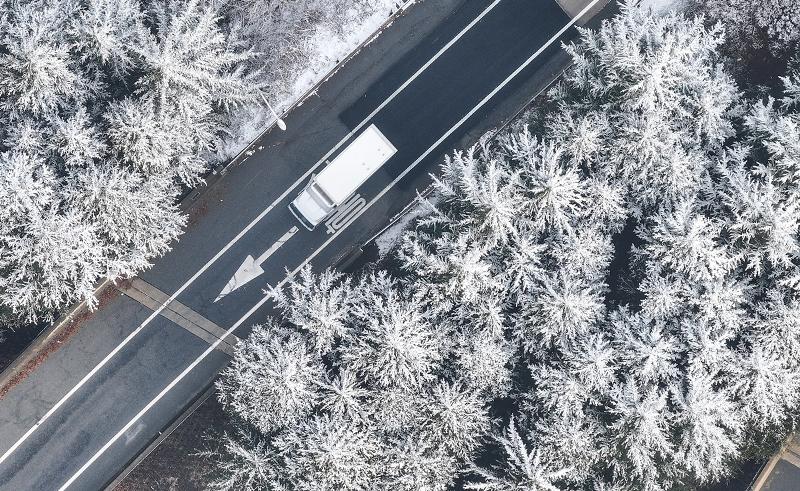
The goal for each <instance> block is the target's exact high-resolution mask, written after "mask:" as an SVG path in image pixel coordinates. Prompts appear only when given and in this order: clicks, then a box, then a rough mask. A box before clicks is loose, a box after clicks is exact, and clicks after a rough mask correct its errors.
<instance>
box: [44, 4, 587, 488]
mask: <svg viewBox="0 0 800 491" xmlns="http://www.w3.org/2000/svg"><path fill="white" fill-rule="evenodd" d="M599 1H601V0H592V2H591V3H589V4H588V5H587V6H586V7H585V8H584V9H583V10H581V12H580V13H579V14H578V15H577V16H575V17H573V18H572V20H570V21H569V22H568V23H567V24H566V25H565V26H564V27H562V28H561V29H560V30H559V31H558V32H557V33H556V34H554V35H553V37H551V38H550V39H549V40H548V41H547V42H546V43H545V44H544V45H543V46H542V47H541V48H539V49H538V50H536V52H535V53H534V54H533V55H531V56H530V58H528V59H527V60H525V62H524V63H523V64H522V65H520V66H519V68H517V69H516V70H514V72H513V73H512V74H511V75H509V76H508V77H507V78H506V79H505V80H503V82H502V83H501V84H500V85H498V86H497V87H496V88H495V89H494V90H493V91H492V92H490V93H489V95H487V96H486V97H484V98H483V99H482V100H481V101H480V102H479V103H478V105H477V106H475V107H474V108H472V110H470V112H468V113H467V114H466V116H464V117H463V118H461V119H460V120H459V121H458V122H457V123H456V124H455V125H454V126H453V127H451V128H450V129H449V130H448V131H447V132H446V133H445V134H444V135H442V137H441V138H439V139H438V140H437V141H436V143H434V144H433V145H431V146H430V147H429V148H428V150H426V151H425V153H423V154H422V155H421V156H420V157H419V158H418V159H417V160H415V161H414V162H413V163H412V164H411V165H410V166H408V167H407V168H406V170H405V171H403V173H402V174H400V175H399V176H397V178H395V180H393V181H392V182H391V183H390V184H389V185H388V186H386V187H385V188H384V189H383V190H382V191H381V192H380V193H379V194H378V195H377V196H376V197H375V198H373V199H372V200H370V202H369V203H367V206H365V207H364V208H363V209H362V210H361V211H360V212H359V213H358V215H357V216H360V215H361V214H363V213H364V212H365V211H366V210H367V209H369V207H370V206H372V205H373V204H374V203H375V202H376V201H377V200H378V199H380V198H381V197H382V196H383V195H384V194H386V192H387V191H389V189H391V188H392V187H394V186H395V185H396V184H397V183H398V182H399V181H400V180H401V179H402V178H403V177H405V176H406V175H407V174H408V173H409V172H411V170H412V169H413V168H414V167H416V166H417V165H418V164H419V163H420V162H421V161H422V160H423V159H425V157H427V156H428V155H430V153H431V152H433V151H434V150H435V149H436V147H438V146H439V145H440V144H441V143H442V142H443V141H444V140H445V139H446V138H447V137H448V136H450V135H451V134H453V132H454V131H456V130H457V129H458V128H459V127H460V126H461V125H463V124H464V122H465V121H466V120H467V119H469V118H470V117H471V116H472V115H473V114H475V113H476V112H477V111H478V110H480V108H481V107H483V106H484V105H485V104H486V103H487V102H488V101H489V100H490V99H491V98H492V97H494V96H495V95H497V93H498V92H500V91H501V90H502V89H503V88H504V87H505V86H506V85H508V83H509V82H510V81H511V80H512V79H514V77H516V76H517V75H519V73H520V72H521V71H522V70H524V69H525V68H526V67H527V66H528V65H530V64H531V62H533V60H535V59H536V58H537V57H539V55H541V54H542V52H544V50H545V49H547V48H549V47H550V46H551V45H552V44H553V43H554V42H556V41H557V40H558V39H559V38H560V37H561V36H562V35H563V34H564V33H565V32H566V31H567V30H568V29H569V28H571V27H572V26H573V25H575V23H576V22H577V21H578V20H580V19H581V17H583V16H584V15H586V13H587V12H588V11H589V10H590V9H591V8H592V7H594V6H595V5H596V4H597V2H599ZM350 223H353V222H350ZM348 225H349V224H348ZM346 228H347V227H344V228H341V229H339V230H338V231H337V232H336V233H335V234H333V235H332V236H331V237H330V238H329V239H328V240H326V241H325V242H324V243H323V244H322V245H321V246H320V247H319V248H317V250H315V251H314V252H313V253H312V254H311V255H310V256H308V257H307V258H306V259H305V260H304V261H303V262H302V263H301V264H300V265H299V266H298V267H296V268H295V269H294V270H292V272H291V273H289V274H288V275H287V276H286V278H284V279H283V280H282V281H281V282H280V283H278V285H277V286H276V287H275V288H281V287H283V286H284V285H285V284H286V283H287V282H288V281H289V280H290V279H291V278H292V277H293V276H294V275H295V274H297V272H298V271H300V270H301V269H302V268H303V267H304V266H305V265H306V264H308V263H309V262H310V261H311V260H312V259H314V258H315V257H316V256H317V255H318V254H319V253H320V252H322V250H323V249H325V248H326V247H327V246H328V245H329V244H330V243H331V242H332V241H333V240H334V239H335V238H336V237H337V236H338V235H339V234H340V233H342V232H343V231H344V230H345V229H346ZM271 298H272V295H266V296H265V297H264V298H262V299H261V300H259V301H258V303H256V304H255V305H253V307H252V308H250V310H248V311H247V313H246V314H244V316H242V317H241V318H240V319H239V320H238V321H236V323H235V324H234V325H233V326H231V327H230V329H228V331H227V333H226V336H227V335H228V334H232V333H233V332H234V331H235V330H236V329H237V328H238V327H239V326H241V325H242V324H243V323H244V322H245V321H246V320H247V319H248V318H250V316H251V315H253V314H254V313H255V312H256V311H257V310H258V309H260V308H261V307H262V306H263V305H264V304H265V303H266V302H267V301H268V300H270V299H271ZM221 342H222V339H218V340H217V341H215V342H214V344H212V345H211V346H209V347H208V348H207V349H206V350H205V351H204V352H203V353H202V354H201V355H200V356H198V357H197V358H196V359H195V360H194V361H193V362H192V363H191V364H190V365H189V366H188V367H186V368H185V369H184V370H183V371H182V372H181V373H180V374H179V375H178V376H177V377H175V379H174V380H172V382H170V383H169V384H168V385H167V386H166V387H164V389H163V390H162V391H161V392H159V393H158V395H156V397H154V398H153V399H152V400H151V401H150V402H148V403H147V405H146V406H145V407H143V408H142V409H141V411H139V412H138V413H137V414H136V416H134V417H133V419H131V420H130V421H128V423H127V424H125V426H123V427H122V429H121V430H119V431H118V432H117V434H116V435H114V436H113V437H112V438H111V439H110V440H109V441H108V442H106V444H105V445H103V446H102V447H101V448H100V450H98V451H97V453H95V454H94V455H93V456H92V457H91V458H90V459H89V460H88V461H87V462H86V463H85V464H83V466H82V467H81V468H80V469H78V471H77V472H76V473H75V474H74V475H73V476H72V477H70V478H69V480H67V482H65V483H64V484H63V485H62V486H61V487H60V488H59V491H63V490H65V489H67V488H68V487H69V486H70V485H71V484H72V483H73V482H75V480H76V479H78V478H79V477H80V476H81V474H83V473H84V472H85V471H86V469H88V468H89V466H91V465H92V463H94V461H96V460H97V459H98V458H100V456H102V455H103V453H105V451H106V450H108V448H109V447H111V445H113V444H114V442H116V441H117V440H118V439H119V438H120V437H122V436H123V435H124V434H125V432H126V431H128V429H129V428H130V427H131V426H133V425H135V424H136V423H137V422H138V421H139V419H141V418H142V416H144V414H145V413H147V411H149V410H150V408H152V407H153V406H155V405H156V404H157V403H158V401H160V400H161V399H162V398H163V397H164V396H165V395H166V394H167V393H168V392H169V391H170V390H172V388H173V387H175V386H176V385H177V384H178V383H179V382H180V381H181V380H183V378H184V377H186V375H188V374H189V372H191V371H192V370H194V367H196V366H197V365H199V364H200V363H201V362H202V361H203V360H204V359H205V358H206V357H208V355H209V354H211V352H213V351H214V349H215V347H216V345H217V344H219V343H221Z"/></svg>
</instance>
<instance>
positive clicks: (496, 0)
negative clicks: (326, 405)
mask: <svg viewBox="0 0 800 491" xmlns="http://www.w3.org/2000/svg"><path fill="white" fill-rule="evenodd" d="M500 1H501V0H494V1H493V2H492V3H491V4H490V5H489V6H488V7H486V8H485V9H484V10H483V11H482V12H481V13H480V14H479V15H478V16H477V17H476V18H475V19H473V20H472V22H470V23H469V24H468V25H467V26H466V27H464V28H463V29H462V30H461V31H460V32H459V33H458V34H457V35H456V36H455V37H454V38H453V39H451V40H450V41H449V42H448V43H447V44H446V45H444V46H443V47H442V48H441V49H440V50H439V51H437V52H436V54H435V55H434V56H433V57H432V58H431V59H430V60H428V61H427V62H426V63H425V64H424V65H423V66H422V67H421V68H420V69H419V70H417V71H416V72H414V74H413V75H412V76H411V78H409V79H408V80H406V81H405V82H404V83H403V85H401V86H400V87H399V88H398V89H397V90H395V91H394V92H393V93H392V94H391V95H390V96H389V97H388V98H387V99H386V100H385V101H383V102H382V103H381V104H380V105H379V106H378V107H377V108H376V109H375V110H374V111H372V112H371V113H370V114H369V116H367V117H366V118H365V119H364V120H363V121H362V122H361V123H359V124H358V126H356V127H355V128H353V130H352V131H350V132H349V133H348V134H347V135H345V137H344V138H342V139H341V140H340V141H339V143H337V144H336V145H335V146H334V147H333V148H331V149H330V150H329V151H328V153H326V154H325V155H324V156H323V157H322V158H321V159H319V161H318V162H317V163H316V164H314V166H313V167H311V168H310V169H309V170H308V171H307V172H306V173H305V174H303V175H302V176H301V177H300V178H299V179H297V180H296V181H295V182H294V184H292V185H291V186H290V187H289V188H288V189H287V190H286V191H284V192H283V193H282V194H281V195H280V196H279V197H278V198H277V199H276V200H275V201H273V202H272V204H271V205H269V206H268V207H267V208H266V209H265V210H264V211H262V212H261V213H260V214H259V215H258V216H257V217H256V218H255V219H254V220H253V221H252V222H250V223H249V224H248V225H247V226H246V227H245V228H244V229H242V231H241V232H239V233H238V234H236V236H235V237H234V238H233V239H232V240H231V241H230V242H228V243H227V244H226V245H225V247H223V248H222V249H220V251H219V252H217V253H216V254H215V255H214V257H212V258H211V259H210V260H209V261H208V262H207V263H206V264H204V265H203V267H202V268H200V269H199V270H198V271H197V272H196V273H195V274H194V275H192V277H191V278H189V280H188V281H187V282H186V283H184V284H183V285H182V286H181V287H180V288H178V290H177V291H176V292H175V293H173V294H172V296H170V298H169V302H171V301H173V300H175V299H176V298H177V297H178V295H180V294H181V293H183V291H184V290H186V288H188V287H189V285H191V284H192V283H194V281H195V280H196V279H197V278H198V277H200V275H202V274H203V273H204V272H205V271H206V270H207V269H208V268H209V267H211V265H212V264H214V263H215V262H217V260H218V259H219V258H220V257H222V255H223V254H225V253H226V252H227V251H228V250H229V249H230V248H231V247H233V245H234V244H236V243H237V242H238V241H239V240H240V239H241V238H242V237H243V236H244V235H245V234H246V233H247V232H249V231H250V229H252V228H253V227H254V226H255V225H256V224H257V223H258V222H260V221H261V219H263V218H264V217H265V216H266V215H267V214H268V213H269V212H270V211H272V209H273V208H275V206H277V205H278V203H280V202H281V201H283V200H284V198H286V196H287V195H288V194H289V193H291V192H292V191H293V190H294V189H295V188H296V187H297V186H298V185H300V184H301V183H302V182H304V181H305V180H306V179H307V178H308V176H309V175H311V173H312V172H314V171H315V170H316V169H317V168H318V167H319V166H320V165H321V164H322V163H323V162H325V160H326V159H327V158H328V157H330V155H331V154H332V153H333V152H335V151H336V150H338V149H339V147H341V146H342V145H343V144H344V143H345V142H346V141H347V140H349V139H350V138H351V137H352V136H353V135H354V134H355V133H356V132H357V131H358V130H360V129H361V128H362V127H363V126H364V125H365V124H367V122H369V120H370V119H372V118H373V117H374V116H375V114H377V113H378V111H380V110H381V109H383V108H384V107H386V105H387V104H389V102H391V101H392V100H393V99H394V98H395V97H396V96H397V95H398V94H399V93H400V92H402V91H403V90H404V89H405V88H406V87H408V85H409V84H411V83H412V82H413V81H414V80H416V79H417V78H418V77H419V76H420V74H422V72H424V71H425V70H426V69H427V68H428V67H429V66H431V64H433V63H434V62H435V61H436V60H438V59H439V58H440V57H441V56H442V55H443V54H444V53H445V52H446V51H447V50H449V49H450V48H451V47H452V46H453V45H454V44H455V43H456V42H457V41H458V40H459V39H461V38H462V37H463V36H464V34H466V33H467V32H468V31H469V30H470V29H472V27H474V26H475V24H477V23H478V22H479V21H480V20H481V19H483V18H484V17H485V16H486V15H487V14H488V13H489V12H490V11H491V10H492V9H494V8H495V6H497V4H498V3H500ZM169 302H166V303H164V305H162V306H161V307H159V308H158V310H156V311H154V312H153V313H152V314H150V316H148V317H147V318H146V319H145V320H144V321H143V322H142V323H141V324H140V325H139V326H138V327H137V328H136V329H134V330H133V331H132V332H131V333H130V334H128V336H126V337H125V339H123V340H122V342H120V343H119V344H118V345H117V346H116V347H115V348H114V349H113V350H111V352H110V353H109V354H108V355H106V356H105V357H104V358H103V359H102V360H100V362H99V363H98V364H97V365H96V366H95V367H94V368H92V369H91V370H90V371H89V373H87V374H86V375H85V376H84V377H83V378H82V379H81V380H80V382H78V383H77V384H76V385H75V387H73V388H72V389H70V390H69V392H67V393H66V395H64V396H63V397H62V398H61V399H59V401H58V402H56V404H55V405H54V406H53V407H51V408H50V410H49V411H47V412H46V413H45V414H44V416H42V417H41V418H40V419H39V421H37V422H36V424H34V425H33V426H32V427H31V428H30V429H29V430H28V431H26V432H25V434H24V435H22V436H21V437H20V438H19V440H17V441H16V442H15V443H14V444H13V445H12V446H11V447H10V448H9V449H8V450H6V451H5V453H3V455H2V456H0V464H2V463H3V462H5V461H6V459H8V457H9V456H11V454H13V453H14V451H15V450H16V449H17V448H19V446H20V445H22V444H23V443H24V442H25V441H26V440H27V439H28V438H29V437H30V436H31V435H32V434H33V433H34V432H35V431H36V430H37V429H38V428H39V427H40V426H41V425H42V424H43V423H44V422H45V421H47V420H48V419H50V417H51V416H52V415H53V414H54V413H55V412H56V411H58V409H59V408H61V406H63V405H64V404H65V403H66V402H67V401H68V400H69V399H70V398H71V397H72V396H73V395H74V394H75V393H76V392H78V390H80V388H81V387H83V386H84V385H86V383H87V382H88V381H89V380H90V379H91V378H92V377H94V375H95V374H96V373H97V372H98V371H100V369H102V368H103V367H104V366H105V365H106V364H108V362H109V361H110V360H111V359H112V358H113V357H114V356H116V354H117V353H119V352H120V350H122V348H124V347H125V346H126V345H127V344H128V343H129V342H130V341H131V340H132V339H133V338H134V337H136V335H137V334H139V333H140V332H141V331H142V329H144V328H145V326H147V325H148V324H150V322H151V321H152V320H153V319H155V318H156V317H157V316H158V315H159V314H160V313H161V311H162V310H163V309H164V308H165V307H166V305H167V304H168V303H169Z"/></svg>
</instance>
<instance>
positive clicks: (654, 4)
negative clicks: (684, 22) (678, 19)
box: [639, 0, 686, 14]
mask: <svg viewBox="0 0 800 491" xmlns="http://www.w3.org/2000/svg"><path fill="white" fill-rule="evenodd" d="M685 3H686V2H685V1H684V0H641V2H639V6H640V7H642V8H644V9H652V10H653V12H655V13H658V14H663V13H666V12H669V11H670V10H682V9H683V8H684V7H685V6H686V5H685Z"/></svg>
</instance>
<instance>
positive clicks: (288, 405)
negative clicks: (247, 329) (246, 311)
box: [217, 326, 323, 435]
mask: <svg viewBox="0 0 800 491" xmlns="http://www.w3.org/2000/svg"><path fill="white" fill-rule="evenodd" d="M322 374H323V366H322V361H321V360H320V359H319V357H318V356H317V355H316V354H315V353H314V352H313V350H312V347H311V345H310V343H309V342H308V340H307V339H306V338H305V336H303V335H301V334H299V333H296V332H293V331H290V330H287V329H284V328H281V327H275V326H267V327H263V326H256V327H255V328H254V329H253V333H252V334H251V335H250V336H249V337H248V338H247V341H245V342H244V344H243V345H242V346H241V347H239V348H238V349H237V356H236V357H235V358H234V360H233V362H232V363H231V367H230V368H228V369H227V370H226V371H225V376H224V377H223V378H222V379H220V381H219V382H218V385H217V388H218V390H219V394H220V395H221V399H220V400H221V402H222V404H223V405H224V406H226V407H229V408H230V409H231V411H232V412H234V413H235V414H236V415H237V416H238V417H241V418H242V419H244V420H245V421H247V422H249V423H251V424H252V425H254V426H255V427H256V428H258V429H259V430H260V431H261V432H262V433H264V434H265V435H268V434H270V433H272V432H273V431H274V430H276V429H278V428H281V427H283V426H286V425H291V424H292V423H298V422H300V421H303V420H304V419H305V418H307V417H308V416H310V415H311V413H312V410H313V408H314V405H315V404H316V403H317V401H318V400H319V397H320V394H319V387H318V385H317V384H318V382H319V380H321V378H322Z"/></svg>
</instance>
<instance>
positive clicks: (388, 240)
mask: <svg viewBox="0 0 800 491" xmlns="http://www.w3.org/2000/svg"><path fill="white" fill-rule="evenodd" d="M435 203H436V199H435V198H424V201H419V200H417V203H416V205H414V206H412V207H410V208H408V209H407V210H406V211H404V212H402V216H401V217H400V218H399V219H398V220H397V221H396V222H394V223H393V224H392V225H391V226H390V227H388V228H387V229H386V230H384V231H383V232H381V233H380V235H378V236H377V237H376V238H375V245H377V246H378V257H380V258H383V257H386V254H387V253H388V252H389V251H391V250H392V249H393V248H394V247H395V245H397V243H398V242H400V239H401V238H402V237H403V232H405V231H406V229H407V228H408V226H409V225H411V223H412V222H413V221H414V220H415V219H416V218H418V217H421V216H425V215H427V214H428V213H430V212H431V206H433V205H435Z"/></svg>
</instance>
